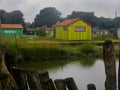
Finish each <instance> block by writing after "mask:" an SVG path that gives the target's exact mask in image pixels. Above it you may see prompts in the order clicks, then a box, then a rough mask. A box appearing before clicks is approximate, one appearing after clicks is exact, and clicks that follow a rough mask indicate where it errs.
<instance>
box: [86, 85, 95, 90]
mask: <svg viewBox="0 0 120 90" xmlns="http://www.w3.org/2000/svg"><path fill="white" fill-rule="evenodd" d="M87 88H88V90H96V87H95V85H94V84H88V85H87Z"/></svg>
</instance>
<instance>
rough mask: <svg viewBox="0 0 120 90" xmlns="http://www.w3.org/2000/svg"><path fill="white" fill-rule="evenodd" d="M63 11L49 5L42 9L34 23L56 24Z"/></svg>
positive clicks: (38, 24)
mask: <svg viewBox="0 0 120 90" xmlns="http://www.w3.org/2000/svg"><path fill="white" fill-rule="evenodd" d="M60 16H61V13H60V12H59V11H58V10H56V9H55V8H54V7H47V8H44V9H42V10H41V11H40V13H39V14H37V15H36V17H35V19H34V23H35V26H36V27H41V26H44V25H46V26H48V27H51V26H52V25H54V24H56V23H57V21H58V20H59V19H60Z"/></svg>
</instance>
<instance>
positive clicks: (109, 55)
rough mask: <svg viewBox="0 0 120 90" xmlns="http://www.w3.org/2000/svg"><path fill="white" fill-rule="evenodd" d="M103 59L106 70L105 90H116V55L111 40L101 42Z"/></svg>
mask: <svg viewBox="0 0 120 90" xmlns="http://www.w3.org/2000/svg"><path fill="white" fill-rule="evenodd" d="M103 59H104V65H105V72H106V82H105V88H106V90H116V63H115V61H116V55H115V49H114V45H113V43H112V41H106V42H105V43H104V44H103Z"/></svg>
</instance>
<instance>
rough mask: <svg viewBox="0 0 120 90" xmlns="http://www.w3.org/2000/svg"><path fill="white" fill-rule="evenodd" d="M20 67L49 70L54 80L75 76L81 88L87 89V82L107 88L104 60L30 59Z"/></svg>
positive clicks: (98, 88) (80, 89) (101, 89)
mask: <svg viewBox="0 0 120 90" xmlns="http://www.w3.org/2000/svg"><path fill="white" fill-rule="evenodd" d="M14 66H15V65H14ZM19 67H20V68H24V69H34V70H36V71H48V72H49V74H50V77H51V78H52V79H53V80H55V79H64V78H66V77H73V78H74V80H75V82H76V84H77V86H78V88H79V90H87V84H89V83H93V84H95V85H96V88H97V90H105V87H104V82H105V78H106V76H105V69H104V62H103V60H89V59H85V60H74V61H73V60H72V61H70V60H55V61H52V60H51V61H29V62H24V63H21V64H20V65H19ZM117 67H118V62H117Z"/></svg>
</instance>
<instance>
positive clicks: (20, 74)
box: [12, 67, 28, 90]
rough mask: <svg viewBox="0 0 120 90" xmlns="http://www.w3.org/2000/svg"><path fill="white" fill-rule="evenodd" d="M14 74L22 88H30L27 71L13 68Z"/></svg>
mask: <svg viewBox="0 0 120 90" xmlns="http://www.w3.org/2000/svg"><path fill="white" fill-rule="evenodd" d="M12 75H13V77H14V79H15V81H16V83H17V85H18V86H19V89H20V90H28V86H27V80H26V72H25V70H22V69H17V68H15V67H13V68H12Z"/></svg>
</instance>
